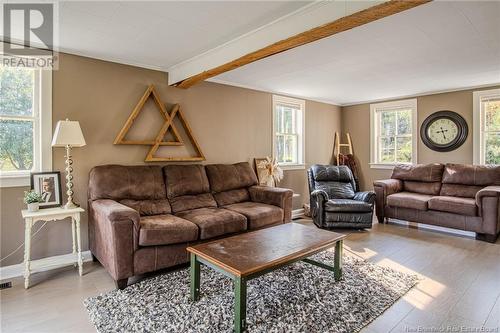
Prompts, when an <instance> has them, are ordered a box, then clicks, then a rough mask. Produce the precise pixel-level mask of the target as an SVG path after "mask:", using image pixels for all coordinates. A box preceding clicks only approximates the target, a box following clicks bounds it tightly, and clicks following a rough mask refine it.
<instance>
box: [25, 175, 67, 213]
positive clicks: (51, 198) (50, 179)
mask: <svg viewBox="0 0 500 333" xmlns="http://www.w3.org/2000/svg"><path fill="white" fill-rule="evenodd" d="M31 189H32V190H35V192H36V193H39V194H41V195H42V202H40V208H51V207H59V206H61V205H62V193H61V173H60V172H59V171H51V172H36V173H32V174H31Z"/></svg>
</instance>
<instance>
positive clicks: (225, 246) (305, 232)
mask: <svg viewBox="0 0 500 333" xmlns="http://www.w3.org/2000/svg"><path fill="white" fill-rule="evenodd" d="M345 237H346V236H345V235H343V234H339V233H336V232H332V231H327V230H322V229H318V228H316V227H315V226H305V225H302V224H298V223H293V222H292V223H286V224H282V225H279V226H275V227H271V228H266V229H261V230H257V231H251V232H247V233H244V234H239V235H236V236H231V237H227V238H223V239H218V240H215V241H210V242H206V243H202V244H198V245H195V246H190V247H188V248H187V250H188V251H189V252H191V253H194V254H196V255H197V256H199V257H201V258H203V259H205V260H207V261H209V262H210V263H212V264H215V265H217V266H218V267H220V268H222V269H224V270H225V271H227V272H229V273H231V274H233V275H236V276H248V275H251V274H254V273H257V272H260V271H263V270H266V269H269V268H272V267H275V266H279V265H282V264H285V263H287V262H290V261H293V260H296V259H298V258H304V257H305V256H307V255H308V254H311V255H312V254H315V253H317V252H319V251H321V250H325V249H327V248H330V247H332V246H333V245H335V243H337V242H338V241H339V240H342V239H344V238H345Z"/></svg>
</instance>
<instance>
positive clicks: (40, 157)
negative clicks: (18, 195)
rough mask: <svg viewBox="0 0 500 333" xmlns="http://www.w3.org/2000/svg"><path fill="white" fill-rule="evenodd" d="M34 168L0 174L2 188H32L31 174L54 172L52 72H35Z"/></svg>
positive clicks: (40, 70)
mask: <svg viewBox="0 0 500 333" xmlns="http://www.w3.org/2000/svg"><path fill="white" fill-rule="evenodd" d="M35 82H36V83H35V91H34V96H33V103H34V108H33V110H34V112H35V113H36V115H35V120H34V121H33V137H34V142H33V143H34V144H33V168H32V170H31V171H13V172H8V173H3V174H2V173H0V188H3V187H21V186H30V175H31V172H41V171H52V146H51V141H52V71H51V70H46V69H45V70H42V69H38V70H36V71H35Z"/></svg>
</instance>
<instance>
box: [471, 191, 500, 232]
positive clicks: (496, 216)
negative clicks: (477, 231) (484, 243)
mask: <svg viewBox="0 0 500 333" xmlns="http://www.w3.org/2000/svg"><path fill="white" fill-rule="evenodd" d="M476 205H477V206H478V211H479V216H481V217H482V219H483V226H482V229H483V232H484V233H486V234H491V235H497V234H498V233H499V232H500V186H487V187H485V188H483V189H481V190H479V191H478V192H477V193H476Z"/></svg>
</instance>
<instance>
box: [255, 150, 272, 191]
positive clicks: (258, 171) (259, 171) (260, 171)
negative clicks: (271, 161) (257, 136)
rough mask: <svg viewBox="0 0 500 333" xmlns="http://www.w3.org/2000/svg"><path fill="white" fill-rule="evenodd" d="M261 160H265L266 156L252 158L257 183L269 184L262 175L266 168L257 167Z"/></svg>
mask: <svg viewBox="0 0 500 333" xmlns="http://www.w3.org/2000/svg"><path fill="white" fill-rule="evenodd" d="M262 161H266V158H265V157H256V158H254V164H255V173H256V174H257V180H258V181H259V185H263V186H269V184H268V183H267V182H266V180H265V179H264V175H263V173H264V172H266V169H263V168H259V164H260V162H262ZM273 186H274V181H273Z"/></svg>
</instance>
